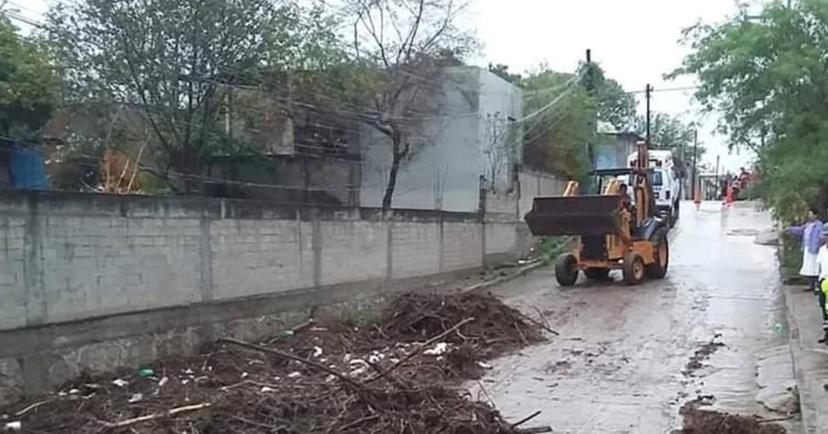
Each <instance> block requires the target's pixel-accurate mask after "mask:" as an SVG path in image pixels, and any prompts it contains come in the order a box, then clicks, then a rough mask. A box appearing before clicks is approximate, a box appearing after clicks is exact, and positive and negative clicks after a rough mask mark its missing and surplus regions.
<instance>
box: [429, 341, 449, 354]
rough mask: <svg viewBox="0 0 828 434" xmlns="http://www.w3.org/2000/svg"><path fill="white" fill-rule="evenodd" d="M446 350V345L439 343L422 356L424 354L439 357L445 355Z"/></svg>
mask: <svg viewBox="0 0 828 434" xmlns="http://www.w3.org/2000/svg"><path fill="white" fill-rule="evenodd" d="M448 348H449V346H448V344H447V343H445V342H440V343H438V344H437V345H435V346H434V348H431V349H428V350H425V351H423V354H426V355H429V356H440V355H443V354H445V353H447V352H448Z"/></svg>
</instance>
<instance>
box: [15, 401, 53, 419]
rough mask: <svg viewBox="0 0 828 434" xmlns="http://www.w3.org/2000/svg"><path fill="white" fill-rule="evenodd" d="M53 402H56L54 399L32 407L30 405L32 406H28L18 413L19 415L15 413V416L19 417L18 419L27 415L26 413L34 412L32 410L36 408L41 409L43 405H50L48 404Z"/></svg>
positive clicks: (37, 403)
mask: <svg viewBox="0 0 828 434" xmlns="http://www.w3.org/2000/svg"><path fill="white" fill-rule="evenodd" d="M52 401H54V399H46V400H43V401H40V402H35V403H34V404H32V405H30V406H28V407H26V408H24V409H23V410H20V411H18V412H17V413H15V414H14V415H15V416H17V417H20V416H23V415H24V414H26V413H28V412H30V411H32V410H34V409H36V408H38V407H40V406H41V405H43V404H48V403H50V402H52Z"/></svg>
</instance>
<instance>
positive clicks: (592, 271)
mask: <svg viewBox="0 0 828 434" xmlns="http://www.w3.org/2000/svg"><path fill="white" fill-rule="evenodd" d="M609 272H610V270H609V268H587V269H586V270H584V275H586V277H587V278H588V279H591V280H607V279H608V278H609Z"/></svg>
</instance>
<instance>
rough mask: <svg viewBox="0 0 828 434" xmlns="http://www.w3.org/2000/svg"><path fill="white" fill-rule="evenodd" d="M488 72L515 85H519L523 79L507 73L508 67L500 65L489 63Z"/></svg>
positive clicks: (518, 75)
mask: <svg viewBox="0 0 828 434" xmlns="http://www.w3.org/2000/svg"><path fill="white" fill-rule="evenodd" d="M489 72H491V73H492V74H494V75H496V76H498V77H500V78H502V79H504V80H506V81H508V82H509V83H512V84H515V85H520V81H521V79H523V76H522V75H520V74H515V73H512V72H509V65H504V64H502V63H498V64H492V63H490V64H489Z"/></svg>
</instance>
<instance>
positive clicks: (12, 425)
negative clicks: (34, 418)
mask: <svg viewBox="0 0 828 434" xmlns="http://www.w3.org/2000/svg"><path fill="white" fill-rule="evenodd" d="M21 429H23V424H22V423H20V421H19V420H16V421H14V422H8V423H6V430H11V431H20V430H21Z"/></svg>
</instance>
